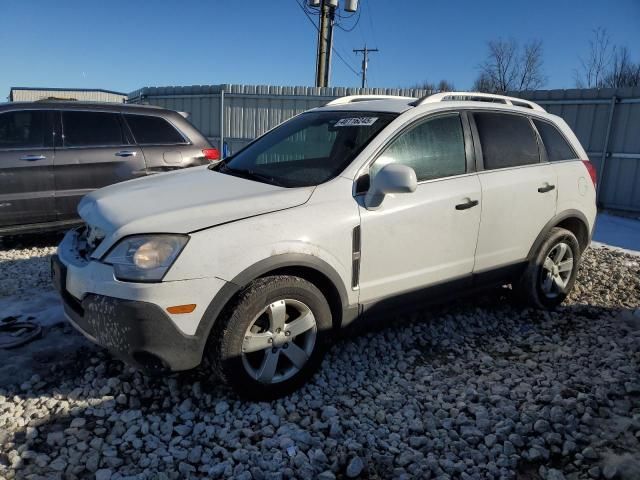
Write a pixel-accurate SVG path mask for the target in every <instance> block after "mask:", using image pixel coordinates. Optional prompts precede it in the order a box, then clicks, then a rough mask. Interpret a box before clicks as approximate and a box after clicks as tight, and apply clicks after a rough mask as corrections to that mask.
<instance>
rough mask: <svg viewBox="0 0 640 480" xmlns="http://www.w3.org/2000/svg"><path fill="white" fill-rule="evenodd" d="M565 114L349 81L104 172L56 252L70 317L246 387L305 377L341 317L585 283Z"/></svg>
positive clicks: (584, 192) (130, 346)
mask: <svg viewBox="0 0 640 480" xmlns="http://www.w3.org/2000/svg"><path fill="white" fill-rule="evenodd" d="M586 159H587V155H586V153H585V151H584V149H583V148H582V147H581V145H580V143H579V142H578V140H577V138H576V136H575V135H574V134H573V132H572V131H571V130H570V128H569V127H568V126H567V124H566V123H565V122H564V121H563V120H562V119H560V118H558V117H556V116H554V115H550V114H548V113H546V112H545V111H544V110H543V109H542V108H541V107H540V106H539V105H537V104H535V103H531V102H528V101H525V100H520V99H516V98H510V97H501V96H495V95H483V94H476V93H464V92H461V93H446V94H438V95H433V96H430V97H427V98H423V99H419V100H416V99H413V98H402V97H378V96H367V97H345V98H341V99H338V100H335V101H333V102H331V103H329V104H328V105H326V106H324V107H321V108H316V109H313V110H311V111H308V112H305V113H302V114H300V115H298V116H296V117H294V118H292V119H291V120H289V121H287V122H285V123H283V124H282V125H280V126H278V127H277V128H275V129H273V130H271V131H270V132H268V133H266V134H265V135H263V136H262V137H260V138H258V139H257V140H255V141H254V142H253V143H251V144H249V145H248V146H247V147H246V148H244V149H243V150H242V151H240V152H238V153H237V154H236V155H234V156H232V157H231V158H229V159H227V160H225V161H223V162H220V163H218V164H217V165H215V166H209V167H197V168H191V169H187V170H184V171H177V172H173V173H166V174H159V175H156V176H153V177H150V178H143V179H138V180H132V181H129V182H125V183H122V184H118V185H114V186H110V187H106V188H104V189H102V190H99V191H97V192H94V193H92V194H90V195H88V196H87V197H85V198H84V199H83V201H82V202H81V204H80V206H79V208H78V210H79V213H80V216H81V217H82V218H83V220H84V221H85V222H86V225H85V226H84V227H81V228H79V229H76V230H72V231H70V232H69V233H68V234H67V235H66V236H65V238H64V240H63V241H62V243H61V244H60V246H59V248H58V255H57V256H56V257H54V259H53V261H52V275H53V279H54V283H55V284H56V286H57V288H58V289H59V291H60V292H61V295H62V298H63V299H64V304H65V311H66V314H67V316H68V318H69V320H70V321H71V322H72V323H73V325H74V326H75V327H76V328H78V329H79V330H80V331H81V332H82V333H84V334H85V335H86V336H87V337H88V338H90V339H91V340H93V341H94V342H97V343H98V344H100V345H103V346H104V347H106V348H108V349H110V350H111V351H112V352H113V353H115V354H116V355H118V356H120V357H121V358H123V359H125V360H126V361H128V362H130V363H133V364H134V365H136V366H138V367H140V368H142V369H144V370H145V371H147V372H165V371H179V370H186V369H190V368H193V367H196V366H197V365H199V364H200V363H201V362H202V361H203V359H207V360H208V361H209V362H208V363H210V365H211V367H212V368H213V370H214V371H215V372H216V373H217V374H218V375H219V376H220V378H221V379H223V380H224V381H226V382H228V383H229V384H230V385H231V386H232V387H233V388H235V390H236V391H237V392H238V393H240V394H241V395H244V396H247V397H253V398H273V397H277V396H280V395H284V394H286V393H288V392H290V391H292V390H293V389H295V388H297V387H298V386H300V385H301V384H302V383H303V382H305V381H306V380H307V379H308V378H309V377H310V375H311V374H312V373H313V372H314V371H315V370H316V368H317V367H318V365H319V364H320V362H321V359H322V357H323V354H324V352H325V349H326V347H327V345H328V344H329V343H330V339H331V333H332V332H334V331H335V330H336V329H339V328H342V327H345V326H347V325H349V324H351V323H352V322H353V321H354V320H356V319H360V318H366V317H368V316H369V315H373V314H377V313H384V312H385V311H386V310H387V309H389V308H397V307H398V304H400V305H401V306H412V307H413V306H415V305H417V304H418V303H423V302H430V301H434V300H441V299H442V298H443V297H444V296H445V295H446V296H451V294H454V295H455V294H458V293H459V292H460V291H461V290H464V289H476V288H478V287H487V286H495V285H500V284H509V283H511V284H512V285H513V288H514V290H515V292H516V296H517V297H519V298H521V299H523V300H525V301H526V302H528V304H529V305H531V306H534V307H537V308H554V307H555V306H557V305H558V304H560V303H561V302H562V301H563V299H564V298H565V297H566V296H567V293H568V292H569V290H570V289H571V287H572V285H573V283H574V280H575V275H576V270H577V268H578V263H579V260H580V256H581V253H582V252H583V251H584V249H585V248H586V247H587V245H588V244H589V241H590V238H591V232H592V229H593V225H594V220H595V216H596V205H595V188H594V184H595V174H594V170H593V168H592V166H591V164H589V162H588V161H587V160H586Z"/></svg>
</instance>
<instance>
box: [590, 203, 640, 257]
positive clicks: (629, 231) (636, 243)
mask: <svg viewBox="0 0 640 480" xmlns="http://www.w3.org/2000/svg"><path fill="white" fill-rule="evenodd" d="M592 245H593V246H594V247H603V246H606V247H610V248H613V249H614V250H618V251H623V252H625V253H630V254H633V255H640V219H635V218H626V217H618V216H615V215H610V214H608V213H600V214H598V218H597V219H596V226H595V230H594V232H593V242H592Z"/></svg>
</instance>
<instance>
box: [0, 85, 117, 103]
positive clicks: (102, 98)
mask: <svg viewBox="0 0 640 480" xmlns="http://www.w3.org/2000/svg"><path fill="white" fill-rule="evenodd" d="M10 96H11V98H12V101H14V102H37V101H38V100H43V99H46V98H61V99H69V100H77V101H80V102H113V103H123V102H125V101H126V100H127V96H126V95H125V94H119V93H116V92H105V91H99V90H64V89H53V90H45V89H42V90H38V89H17V88H16V89H12V90H11V93H10Z"/></svg>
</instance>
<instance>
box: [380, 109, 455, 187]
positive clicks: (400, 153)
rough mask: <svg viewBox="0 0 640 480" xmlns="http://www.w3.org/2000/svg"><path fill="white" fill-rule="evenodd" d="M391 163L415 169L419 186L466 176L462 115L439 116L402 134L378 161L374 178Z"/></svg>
mask: <svg viewBox="0 0 640 480" xmlns="http://www.w3.org/2000/svg"><path fill="white" fill-rule="evenodd" d="M389 163H401V164H403V165H406V166H408V167H411V168H413V169H414V170H415V172H416V177H417V178H418V181H419V182H420V181H424V180H433V179H435V178H442V177H451V176H453V175H461V174H463V173H465V172H466V166H467V161H466V156H465V149H464V132H463V129H462V123H461V120H460V115H459V114H457V113H456V114H453V115H443V116H438V117H435V118H432V119H430V120H427V121H426V122H423V123H420V124H419V125H417V126H415V127H413V128H411V129H410V130H408V131H407V132H405V133H403V134H401V135H400V136H399V137H398V138H396V139H395V140H394V141H393V142H392V143H391V144H390V145H389V147H388V148H387V149H386V150H385V151H384V153H383V154H382V155H381V156H380V157H378V159H377V160H376V162H375V163H374V164H373V167H372V168H371V171H370V173H371V175H375V174H376V172H377V171H379V170H380V169H381V168H382V167H383V166H385V165H387V164H389Z"/></svg>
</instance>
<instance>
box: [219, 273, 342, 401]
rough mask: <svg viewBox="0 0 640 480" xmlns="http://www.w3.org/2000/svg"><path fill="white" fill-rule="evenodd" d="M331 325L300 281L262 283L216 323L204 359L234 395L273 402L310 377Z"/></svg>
mask: <svg viewBox="0 0 640 480" xmlns="http://www.w3.org/2000/svg"><path fill="white" fill-rule="evenodd" d="M331 325H332V322H331V310H330V308H329V305H328V303H327V300H326V299H325V297H324V295H323V294H322V292H321V291H320V290H319V289H318V288H317V287H316V286H315V285H313V284H312V283H310V282H308V281H306V280H304V279H302V278H299V277H292V276H271V277H264V278H260V279H257V280H255V281H254V282H252V283H251V284H249V286H247V287H246V288H245V290H244V291H242V293H240V295H239V296H238V298H237V300H236V302H235V303H234V304H233V305H232V306H231V307H230V308H229V309H227V311H226V312H225V314H223V315H222V316H221V317H220V318H219V320H218V321H217V322H216V327H215V328H214V330H213V331H212V334H211V338H210V339H209V348H208V351H207V354H208V356H209V360H210V362H211V364H212V365H213V367H214V369H215V370H216V371H217V373H218V374H219V376H220V377H221V378H222V379H223V380H224V381H225V382H226V383H227V384H229V385H230V386H231V387H232V388H233V389H234V390H235V391H236V392H237V393H238V394H239V395H241V396H243V397H247V398H251V399H261V400H262V399H264V400H266V399H272V398H277V397H281V396H284V395H287V394H288V393H290V392H292V391H293V390H295V389H297V388H298V387H300V386H301V385H302V384H303V383H305V382H306V381H307V380H308V379H309V378H310V377H311V376H312V375H313V374H314V373H315V371H316V370H317V368H318V366H319V365H320V363H321V361H322V358H323V357H324V353H325V351H326V346H327V337H328V336H329V333H330V330H331Z"/></svg>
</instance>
